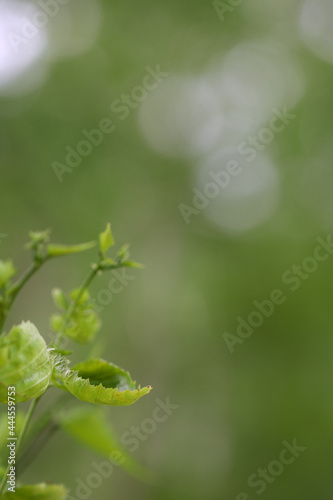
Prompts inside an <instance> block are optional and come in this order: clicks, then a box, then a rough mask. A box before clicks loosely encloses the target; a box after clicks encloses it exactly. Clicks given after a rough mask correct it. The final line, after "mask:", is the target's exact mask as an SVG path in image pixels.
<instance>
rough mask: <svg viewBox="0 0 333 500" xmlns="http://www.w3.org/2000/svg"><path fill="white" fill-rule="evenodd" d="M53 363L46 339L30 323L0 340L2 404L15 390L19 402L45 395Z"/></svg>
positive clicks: (18, 327)
mask: <svg viewBox="0 0 333 500" xmlns="http://www.w3.org/2000/svg"><path fill="white" fill-rule="evenodd" d="M50 376H51V362H50V356H49V352H48V350H47V347H46V344H45V341H44V339H43V337H42V336H41V335H40V334H39V332H38V330H37V328H36V327H35V326H34V325H33V324H32V323H30V321H27V322H23V323H21V324H20V325H19V326H14V327H13V328H12V329H11V331H10V332H9V334H8V335H5V336H3V337H1V338H0V401H1V402H2V403H6V402H7V393H8V387H15V399H16V402H17V403H18V402H21V401H28V400H29V399H32V398H37V397H39V396H40V395H41V394H43V392H45V391H46V389H47V387H48V385H49V381H50Z"/></svg>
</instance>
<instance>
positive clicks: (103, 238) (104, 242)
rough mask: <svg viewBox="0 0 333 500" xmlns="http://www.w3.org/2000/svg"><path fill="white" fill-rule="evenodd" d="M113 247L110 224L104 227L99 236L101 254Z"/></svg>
mask: <svg viewBox="0 0 333 500" xmlns="http://www.w3.org/2000/svg"><path fill="white" fill-rule="evenodd" d="M113 245H114V239H113V234H112V232H111V224H110V222H109V223H108V224H107V225H106V229H105V231H104V232H103V233H100V235H99V246H100V249H101V253H102V254H104V253H105V252H106V251H107V250H108V249H109V248H110V247H112V246H113Z"/></svg>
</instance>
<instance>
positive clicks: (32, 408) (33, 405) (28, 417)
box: [0, 396, 41, 495]
mask: <svg viewBox="0 0 333 500" xmlns="http://www.w3.org/2000/svg"><path fill="white" fill-rule="evenodd" d="M40 397H41V396H39V398H36V399H34V400H33V401H32V402H31V405H30V407H29V410H28V413H27V414H26V417H25V420H24V422H23V427H22V429H21V432H20V435H19V437H18V439H17V442H16V450H15V451H16V455H18V452H19V449H20V447H21V444H22V441H23V439H24V436H25V433H26V431H27V428H28V426H29V423H30V420H31V417H32V415H33V413H34V411H35V408H36V405H37V403H38V401H39V399H40ZM9 469H10V464H8V465H7V469H6V472H5V473H4V476H3V479H2V482H1V485H0V495H1V494H2V492H3V490H4V487H5V485H6V482H7V474H8V473H9Z"/></svg>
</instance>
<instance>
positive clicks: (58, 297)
mask: <svg viewBox="0 0 333 500" xmlns="http://www.w3.org/2000/svg"><path fill="white" fill-rule="evenodd" d="M52 298H53V301H54V303H55V305H56V306H58V307H59V309H63V310H66V309H67V307H68V301H67V299H66V297H65V294H64V292H63V291H62V290H60V288H54V289H53V290H52Z"/></svg>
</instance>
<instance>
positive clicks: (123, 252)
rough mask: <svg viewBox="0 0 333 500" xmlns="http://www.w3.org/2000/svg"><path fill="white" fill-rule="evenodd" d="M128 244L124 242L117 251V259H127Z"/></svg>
mask: <svg viewBox="0 0 333 500" xmlns="http://www.w3.org/2000/svg"><path fill="white" fill-rule="evenodd" d="M128 249H129V245H128V244H127V243H126V244H125V245H123V246H122V247H121V249H120V250H119V251H118V253H117V257H118V260H120V261H123V260H126V259H128V257H129V250H128Z"/></svg>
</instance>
